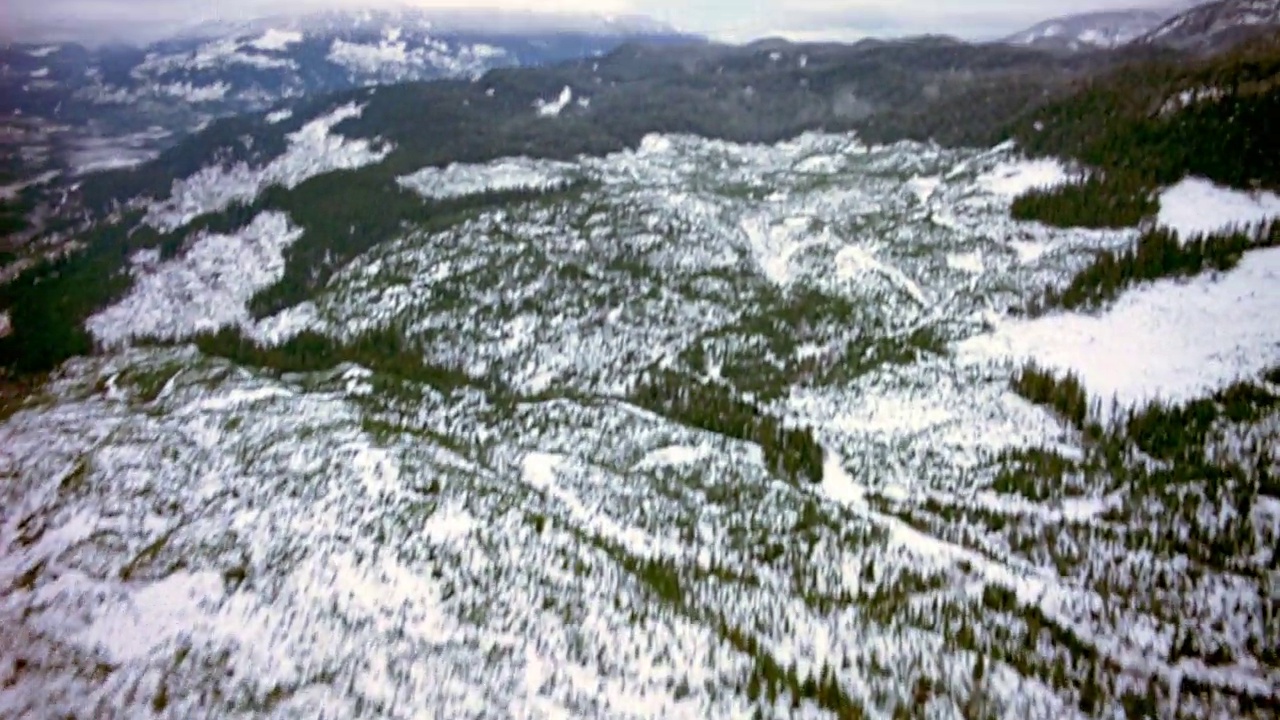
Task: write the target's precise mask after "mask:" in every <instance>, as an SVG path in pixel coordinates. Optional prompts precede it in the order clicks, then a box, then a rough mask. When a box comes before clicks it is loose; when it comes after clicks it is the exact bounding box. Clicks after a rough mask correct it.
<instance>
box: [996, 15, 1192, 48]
mask: <svg viewBox="0 0 1280 720" xmlns="http://www.w3.org/2000/svg"><path fill="white" fill-rule="evenodd" d="M1174 12H1175V10H1174V9H1173V8H1163V9H1143V10H1115V11H1107V12H1094V13H1085V14H1081V15H1068V16H1063V17H1057V18H1053V19H1050V20H1046V21H1044V22H1042V23H1038V24H1036V25H1033V26H1032V27H1029V28H1027V29H1026V30H1023V31H1022V32H1019V33H1016V34H1014V35H1011V36H1009V37H1008V38H1005V40H1004V42H1007V43H1010V44H1014V45H1027V46H1031V47H1038V48H1045V49H1055V50H1073V51H1074V50H1093V49H1102V48H1108V49H1109V48H1115V47H1119V46H1120V45H1124V44H1126V43H1129V42H1132V41H1133V40H1136V39H1137V38H1139V37H1142V36H1143V35H1145V34H1146V33H1148V32H1150V31H1151V30H1152V29H1154V28H1156V27H1158V26H1159V25H1160V23H1162V22H1164V21H1165V20H1167V19H1168V18H1169V17H1171V16H1172V15H1173V14H1174Z"/></svg>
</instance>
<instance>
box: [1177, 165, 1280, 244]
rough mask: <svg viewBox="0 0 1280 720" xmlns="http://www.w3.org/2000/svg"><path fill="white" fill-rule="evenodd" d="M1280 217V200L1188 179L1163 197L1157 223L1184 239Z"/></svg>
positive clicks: (1268, 193) (1274, 197)
mask: <svg viewBox="0 0 1280 720" xmlns="http://www.w3.org/2000/svg"><path fill="white" fill-rule="evenodd" d="M1278 217H1280V196H1277V195H1276V194H1275V193H1272V192H1267V191H1258V192H1253V193H1249V192H1243V191H1240V190H1232V189H1230V188H1224V187H1222V186H1220V185H1215V184H1214V183H1212V182H1210V181H1208V180H1205V179H1204V178H1186V179H1184V180H1182V181H1181V182H1179V183H1178V184H1176V185H1173V186H1171V187H1168V188H1165V189H1164V190H1163V191H1162V192H1161V193H1160V213H1159V215H1158V217H1157V218H1156V221H1157V223H1159V224H1160V225H1163V226H1165V227H1168V228H1171V229H1173V230H1176V231H1177V232H1178V235H1179V236H1181V237H1182V238H1184V239H1186V238H1190V237H1192V236H1195V235H1208V234H1210V233H1215V232H1221V231H1223V230H1229V229H1232V228H1241V229H1243V228H1246V227H1248V226H1251V225H1255V224H1258V223H1263V222H1267V221H1269V220H1272V219H1274V218H1278Z"/></svg>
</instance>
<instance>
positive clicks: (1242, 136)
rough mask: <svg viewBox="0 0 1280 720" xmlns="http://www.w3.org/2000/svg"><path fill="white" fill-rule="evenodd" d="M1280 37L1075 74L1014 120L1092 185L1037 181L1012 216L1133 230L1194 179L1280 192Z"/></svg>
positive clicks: (1039, 149) (1035, 145)
mask: <svg viewBox="0 0 1280 720" xmlns="http://www.w3.org/2000/svg"><path fill="white" fill-rule="evenodd" d="M1276 118H1280V34H1276V33H1273V34H1271V35H1269V36H1264V37H1261V38H1258V39H1255V40H1252V41H1250V42H1248V43H1245V44H1242V45H1240V46H1238V47H1235V48H1233V49H1230V50H1228V51H1226V52H1224V53H1221V54H1218V55H1215V56H1212V57H1208V58H1199V59H1194V60H1193V59H1186V58H1181V59H1177V60H1169V59H1158V60H1146V61H1143V62H1136V63H1131V64H1126V65H1124V66H1122V67H1120V68H1118V69H1115V70H1113V71H1111V72H1107V73H1103V74H1100V75H1095V76H1087V77H1085V78H1082V79H1079V80H1077V81H1075V82H1074V83H1072V85H1071V86H1070V88H1069V90H1068V91H1067V92H1065V93H1063V94H1062V95H1061V96H1059V97H1056V98H1055V99H1053V100H1051V101H1049V102H1048V103H1046V104H1044V105H1043V106H1042V107H1040V108H1038V109H1036V110H1035V111H1034V112H1031V113H1029V114H1027V115H1026V116H1025V117H1024V118H1022V119H1021V120H1019V121H1017V122H1015V123H1013V124H1012V125H1011V126H1009V128H1008V131H1007V133H1008V134H1009V135H1010V136H1012V137H1014V138H1015V139H1016V140H1017V141H1018V143H1019V145H1020V146H1021V147H1022V148H1023V149H1024V150H1025V151H1027V152H1029V153H1032V154H1035V155H1052V156H1059V157H1065V158H1070V159H1072V160H1075V161H1077V162H1079V163H1081V164H1083V165H1085V166H1087V167H1089V168H1091V169H1093V171H1094V174H1093V175H1092V176H1091V177H1090V178H1089V179H1088V180H1087V181H1086V182H1085V183H1084V184H1082V185H1066V186H1062V187H1058V188H1054V189H1050V190H1033V191H1031V192H1029V193H1027V194H1025V195H1024V196H1022V197H1020V198H1018V199H1017V200H1016V201H1015V203H1014V215H1015V216H1016V217H1018V218H1019V219H1024V220H1032V219H1034V220H1041V221H1043V222H1046V223H1049V224H1052V225H1060V226H1087V227H1123V226H1132V225H1134V224H1137V222H1138V221H1140V220H1142V219H1143V218H1145V217H1150V216H1152V215H1153V214H1154V213H1155V212H1156V210H1157V209H1158V204H1157V203H1156V202H1155V200H1154V193H1155V192H1156V191H1157V190H1158V189H1159V188H1160V187H1161V186H1164V185H1169V184H1172V183H1176V182H1177V181H1179V180H1181V179H1183V178H1184V177H1187V176H1199V177H1204V178H1208V179H1210V180H1212V181H1214V182H1216V183H1219V184H1222V185H1226V186H1228V187H1232V188H1237V189H1241V190H1255V189H1272V190H1274V189H1280V128H1277V125H1276Z"/></svg>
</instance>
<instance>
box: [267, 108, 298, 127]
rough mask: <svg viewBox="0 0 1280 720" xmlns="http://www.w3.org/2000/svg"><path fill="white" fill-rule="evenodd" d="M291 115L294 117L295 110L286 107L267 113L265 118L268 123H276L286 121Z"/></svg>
mask: <svg viewBox="0 0 1280 720" xmlns="http://www.w3.org/2000/svg"><path fill="white" fill-rule="evenodd" d="M291 117H293V111H292V110H289V109H285V110H276V111H275V112H272V113H267V117H266V118H265V119H266V121H267V124H269V125H275V124H276V123H281V122H284V121H285V120H288V119H289V118H291Z"/></svg>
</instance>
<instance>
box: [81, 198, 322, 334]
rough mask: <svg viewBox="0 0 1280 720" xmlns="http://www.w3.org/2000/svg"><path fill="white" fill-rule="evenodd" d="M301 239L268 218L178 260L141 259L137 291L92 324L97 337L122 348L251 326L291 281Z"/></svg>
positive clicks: (200, 242)
mask: <svg viewBox="0 0 1280 720" xmlns="http://www.w3.org/2000/svg"><path fill="white" fill-rule="evenodd" d="M301 235H302V231H301V230H300V229H298V228H295V227H293V226H292V225H290V223H289V218H288V216H286V215H285V214H284V213H280V212H266V213H263V214H261V215H259V216H258V217H256V218H254V220H253V222H251V223H250V224H249V225H248V226H246V227H245V228H244V229H243V230H241V231H239V232H237V233H236V234H234V235H203V236H198V237H197V238H195V240H194V242H192V243H191V246H190V247H189V248H187V249H186V250H185V252H183V253H182V254H181V256H180V257H178V258H176V259H173V260H168V261H165V262H157V257H156V254H155V253H154V252H142V253H139V254H138V255H137V256H135V257H134V258H133V274H134V285H133V289H132V291H130V293H129V295H127V296H126V297H125V298H124V299H123V300H121V301H120V302H119V303H117V304H115V305H112V306H111V307H109V308H107V309H105V310H103V311H102V312H99V313H97V314H96V315H94V316H93V317H91V318H89V321H88V323H87V326H88V328H89V331H90V332H91V333H93V336H94V338H95V339H96V340H97V341H98V342H99V343H100V344H102V345H105V346H108V347H116V346H119V345H121V344H123V343H125V342H127V341H128V340H129V339H130V338H133V337H143V336H146V337H156V338H181V337H186V336H190V335H194V334H196V333H199V332H201V331H205V330H217V329H219V328H222V327H226V326H229V325H242V324H249V322H250V319H249V311H248V309H247V308H246V305H247V303H248V302H249V299H250V298H252V297H253V294H254V293H255V292H257V291H258V290H261V289H264V288H266V287H268V286H269V285H271V283H273V282H275V281H277V280H279V279H280V278H281V276H283V274H284V250H285V248H287V247H288V246H289V245H291V244H293V242H294V241H295V240H297V239H298V238H299V237H300V236H301Z"/></svg>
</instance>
